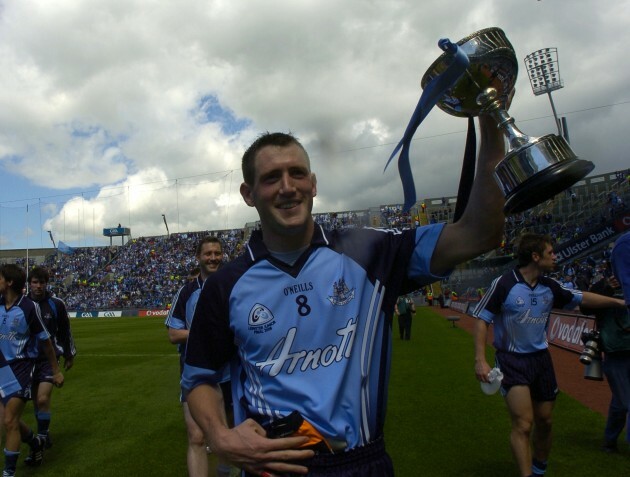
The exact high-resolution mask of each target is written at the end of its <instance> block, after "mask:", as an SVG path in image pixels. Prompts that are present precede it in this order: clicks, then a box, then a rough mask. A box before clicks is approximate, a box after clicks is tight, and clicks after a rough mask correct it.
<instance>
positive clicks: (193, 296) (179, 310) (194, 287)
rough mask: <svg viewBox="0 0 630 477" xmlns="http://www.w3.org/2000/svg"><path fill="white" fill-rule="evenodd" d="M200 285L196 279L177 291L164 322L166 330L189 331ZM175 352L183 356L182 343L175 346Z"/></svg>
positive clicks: (183, 347)
mask: <svg viewBox="0 0 630 477" xmlns="http://www.w3.org/2000/svg"><path fill="white" fill-rule="evenodd" d="M202 285H203V282H202V281H201V278H200V277H197V278H195V279H194V280H191V281H189V282H188V283H186V284H185V285H184V286H182V287H181V288H180V289H179V290H178V292H177V294H176V295H175V298H173V305H172V306H171V309H170V310H169V312H168V315H167V316H166V320H165V321H164V324H165V325H166V326H167V327H168V328H173V329H175V330H189V329H190V323H191V322H192V319H193V314H194V313H195V307H196V306H197V300H198V299H199V293H200V292H201V287H202ZM177 350H178V351H179V353H180V354H182V355H183V354H184V351H185V350H186V344H185V343H182V344H179V345H177Z"/></svg>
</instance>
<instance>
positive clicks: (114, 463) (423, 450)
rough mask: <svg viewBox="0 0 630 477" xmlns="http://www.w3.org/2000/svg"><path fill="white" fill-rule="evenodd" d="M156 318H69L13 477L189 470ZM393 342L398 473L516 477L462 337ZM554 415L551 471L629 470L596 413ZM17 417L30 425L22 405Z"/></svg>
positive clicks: (432, 325)
mask: <svg viewBox="0 0 630 477" xmlns="http://www.w3.org/2000/svg"><path fill="white" fill-rule="evenodd" d="M163 321H164V320H163V318H99V319H85V318H82V319H73V320H71V324H72V329H73V333H74V337H75V341H76V345H77V349H78V356H77V358H76V360H75V366H74V368H73V369H71V370H70V371H69V372H67V373H66V384H65V385H64V387H63V388H62V389H56V390H55V391H54V393H53V407H52V424H51V435H52V438H53V447H52V448H51V449H50V450H49V451H48V452H47V453H46V454H45V456H44V464H43V465H42V467H39V468H35V469H33V468H29V467H26V466H25V465H24V463H23V458H24V456H26V455H27V451H28V449H27V447H26V446H25V445H24V446H23V447H22V457H21V458H20V461H19V463H18V469H17V470H18V475H19V476H20V477H22V476H28V477H31V476H36V475H37V476H38V477H49V476H55V477H57V476H60V475H61V476H64V477H75V476H76V477H86V476H89V477H112V476H116V475H124V476H126V477H135V476H147V475H150V476H153V477H161V476H164V477H172V476H181V477H184V476H186V475H187V471H186V431H185V426H184V421H183V417H182V411H181V407H180V405H179V400H178V397H179V384H178V382H179V369H178V358H177V350H176V347H175V346H173V345H171V344H170V343H169V342H168V339H167V336H166V329H165V328H164V325H163ZM394 326H395V327H397V323H394ZM396 330H397V329H396ZM394 336H395V338H394V348H393V366H392V376H391V383H390V388H389V394H390V397H389V410H388V416H387V425H386V434H385V438H386V443H387V448H388V450H389V452H390V454H391V455H392V458H393V460H394V465H395V468H396V472H397V475H398V476H399V477H416V476H427V477H450V476H452V477H455V476H457V477H459V476H470V477H475V476H479V477H482V476H483V477H488V476H489V477H499V476H500V477H509V476H515V477H516V476H518V472H517V471H516V468H515V466H514V464H513V462H512V456H511V452H510V448H509V443H508V434H509V419H508V415H507V412H506V410H505V406H504V404H503V400H502V398H501V397H500V396H499V395H498V394H497V395H493V396H486V395H485V394H483V393H482V392H481V390H480V388H479V384H478V383H477V381H476V379H475V376H474V372H473V364H474V363H473V343H472V337H471V336H470V334H468V333H467V332H466V331H464V330H463V329H461V328H452V326H451V324H450V323H448V322H446V321H445V320H444V318H442V317H441V316H439V315H437V314H436V313H434V312H432V311H431V310H429V309H426V308H421V309H419V310H418V312H417V314H416V317H415V318H414V322H413V330H412V338H411V341H404V342H403V341H400V340H398V338H397V336H398V334H397V332H395V333H394ZM554 417H555V426H554V449H553V451H552V457H551V460H550V464H549V470H548V472H547V475H548V476H550V477H553V476H567V475H575V476H588V475H625V473H628V472H629V471H630V470H629V469H630V465H629V464H628V462H629V461H630V460H629V459H628V457H630V452H628V450H627V447H626V446H625V445H624V444H623V443H622V442H620V447H622V448H623V451H622V452H621V453H620V454H619V455H605V454H602V453H601V452H600V451H599V444H600V441H601V434H602V429H603V426H604V418H603V417H602V416H600V415H599V414H597V413H595V412H593V411H590V410H589V409H587V408H585V407H584V406H582V405H581V404H579V403H578V402H577V401H575V400H573V399H572V398H570V397H569V396H566V395H564V394H561V395H560V397H559V400H558V403H557V406H556V410H555V416H554ZM24 418H25V420H26V421H27V422H28V423H29V424H31V425H32V424H33V422H34V418H33V414H32V406H31V404H29V405H28V406H27V408H26V411H25V413H24ZM211 461H212V462H213V457H211ZM211 475H212V474H211Z"/></svg>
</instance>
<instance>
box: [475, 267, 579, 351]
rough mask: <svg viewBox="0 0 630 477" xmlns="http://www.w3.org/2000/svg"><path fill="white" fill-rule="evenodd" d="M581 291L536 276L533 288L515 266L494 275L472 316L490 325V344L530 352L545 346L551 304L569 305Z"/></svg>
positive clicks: (573, 305) (574, 304)
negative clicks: (491, 338) (499, 274)
mask: <svg viewBox="0 0 630 477" xmlns="http://www.w3.org/2000/svg"><path fill="white" fill-rule="evenodd" d="M581 302H582V292H581V291H579V290H570V289H568V288H564V287H563V286H561V285H560V284H559V283H558V282H556V281H555V280H553V279H551V278H548V277H540V278H539V279H538V282H537V283H536V286H534V287H533V288H532V287H531V286H530V285H529V284H528V283H527V282H526V281H525V279H524V278H523V276H522V275H521V273H520V272H519V271H518V269H514V270H511V271H509V272H507V273H504V274H503V275H501V276H500V277H498V278H496V279H495V280H494V281H493V282H492V285H491V286H490V288H489V289H488V291H487V293H486V294H485V295H484V297H483V298H482V299H481V301H480V302H479V303H478V304H477V306H476V307H475V310H474V312H473V316H475V317H476V318H479V319H482V320H484V321H485V322H487V323H492V324H493V325H494V341H493V343H492V344H493V346H494V347H495V348H496V349H497V350H501V351H507V352H511V353H532V352H535V351H539V350H543V349H546V348H547V347H548V343H547V326H548V324H549V314H550V313H551V310H552V308H565V309H573V308H575V307H576V306H578V305H579V304H580V303H581Z"/></svg>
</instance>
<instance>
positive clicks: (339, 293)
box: [328, 277, 354, 306]
mask: <svg viewBox="0 0 630 477" xmlns="http://www.w3.org/2000/svg"><path fill="white" fill-rule="evenodd" d="M353 299H354V288H353V289H352V290H350V288H348V285H346V281H345V280H344V279H343V277H342V278H340V279H339V280H338V281H336V282H335V283H333V294H332V296H329V297H328V300H329V301H330V303H332V304H333V305H337V306H343V305H347V304H348V303H350V301H352V300H353Z"/></svg>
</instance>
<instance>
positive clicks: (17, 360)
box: [0, 264, 64, 477]
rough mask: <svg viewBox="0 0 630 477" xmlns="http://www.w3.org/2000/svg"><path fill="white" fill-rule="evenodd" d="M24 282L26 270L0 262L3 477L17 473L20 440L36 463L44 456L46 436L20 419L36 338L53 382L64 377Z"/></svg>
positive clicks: (0, 387) (30, 375)
mask: <svg viewBox="0 0 630 477" xmlns="http://www.w3.org/2000/svg"><path fill="white" fill-rule="evenodd" d="M25 284H26V274H25V273H24V270H22V269H21V268H20V267H18V266H17V265H14V264H4V265H1V266H0V295H1V296H0V352H1V353H0V391H1V393H0V395H1V396H2V401H1V402H2V406H1V411H2V416H3V423H4V429H5V432H6V444H5V448H4V470H3V472H2V477H13V476H14V475H15V469H16V466H17V461H18V458H19V456H20V441H21V440H22V441H24V442H26V443H28V445H29V446H30V448H31V453H32V455H33V457H34V459H35V461H36V463H37V465H38V464H41V461H42V459H43V449H44V446H45V440H44V439H42V438H40V437H39V436H36V435H35V434H34V433H33V431H32V430H30V429H28V427H26V426H25V425H21V423H20V418H21V416H22V412H23V411H24V406H25V405H26V401H27V400H28V399H29V398H30V390H31V378H32V370H33V365H34V363H33V357H32V356H30V355H29V352H32V351H33V350H35V348H36V346H37V341H39V342H40V343H41V345H42V350H43V352H44V354H45V355H46V358H47V359H48V363H49V365H50V368H51V370H52V382H53V384H54V385H56V386H62V385H63V379H64V378H63V374H62V373H61V370H60V369H59V364H58V363H57V356H56V355H55V349H54V347H53V344H52V341H51V340H50V334H49V333H48V331H47V330H46V328H45V326H44V323H43V322H42V319H41V315H40V310H39V306H38V305H37V304H36V303H34V302H33V301H32V300H31V299H30V298H28V297H27V296H26V295H24V294H23V293H22V290H23V289H24V285H25ZM29 350H30V351H29Z"/></svg>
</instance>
